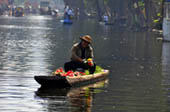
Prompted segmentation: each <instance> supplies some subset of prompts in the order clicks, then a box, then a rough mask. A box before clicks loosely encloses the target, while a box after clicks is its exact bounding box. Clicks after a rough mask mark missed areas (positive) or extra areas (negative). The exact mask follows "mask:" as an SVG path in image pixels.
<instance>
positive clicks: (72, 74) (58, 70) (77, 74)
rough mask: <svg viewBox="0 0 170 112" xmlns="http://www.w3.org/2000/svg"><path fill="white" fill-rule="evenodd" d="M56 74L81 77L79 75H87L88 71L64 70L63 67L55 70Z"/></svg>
mask: <svg viewBox="0 0 170 112" xmlns="http://www.w3.org/2000/svg"><path fill="white" fill-rule="evenodd" d="M53 74H54V75H60V76H63V77H67V76H68V77H79V76H83V75H86V73H84V72H78V71H75V72H74V71H72V70H70V71H68V72H65V71H64V70H63V68H59V69H57V70H56V71H55V72H53Z"/></svg>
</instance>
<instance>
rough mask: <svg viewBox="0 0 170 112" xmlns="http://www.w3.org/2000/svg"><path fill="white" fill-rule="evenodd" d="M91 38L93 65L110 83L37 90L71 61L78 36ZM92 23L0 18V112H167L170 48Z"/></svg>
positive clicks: (148, 34) (147, 37)
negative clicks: (39, 78)
mask: <svg viewBox="0 0 170 112" xmlns="http://www.w3.org/2000/svg"><path fill="white" fill-rule="evenodd" d="M84 34H90V35H91V36H92V37H93V47H94V53H95V61H96V62H97V64H98V65H100V66H102V67H103V68H106V69H109V70H110V74H109V77H108V79H107V80H105V81H101V82H99V83H95V84H93V85H88V86H83V87H79V88H67V89H66V88H65V89H53V90H52V89H48V90H41V89H39V87H40V85H38V83H36V82H35V80H34V78H33V77H34V76H35V75H40V74H42V75H49V74H50V73H51V72H53V71H54V70H55V69H56V68H58V67H62V66H63V64H64V62H66V61H68V60H69V58H70V47H71V46H72V44H73V43H75V42H78V41H79V38H78V37H79V36H81V35H84ZM156 37H157V36H156V35H155V34H153V33H151V32H130V31H124V30H123V29H118V28H116V27H114V26H105V25H103V24H98V23H97V22H95V21H93V20H86V21H76V22H75V23H74V24H73V25H63V24H62V23H61V22H60V19H55V18H51V17H48V16H27V17H23V18H15V17H0V111H2V112H54V111H56V112H57V111H59V112H68V111H69V112H86V111H87V112H90V111H91V112H168V111H170V106H169V102H170V99H169V97H170V96H169V95H170V89H169V88H170V83H169V81H170V76H169V74H170V70H169V67H170V58H169V56H170V43H162V42H160V41H157V40H156Z"/></svg>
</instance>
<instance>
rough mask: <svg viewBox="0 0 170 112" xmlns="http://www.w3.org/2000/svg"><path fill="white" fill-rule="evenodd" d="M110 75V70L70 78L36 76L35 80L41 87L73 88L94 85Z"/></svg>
mask: <svg viewBox="0 0 170 112" xmlns="http://www.w3.org/2000/svg"><path fill="white" fill-rule="evenodd" d="M108 74H109V70H103V71H102V72H100V73H95V74H90V75H84V76H77V77H69V76H66V77H65V76H60V75H56V76H34V79H35V80H36V81H37V82H38V83H39V84H40V85H41V87H48V88H49V87H57V88H63V87H72V86H81V85H86V84H90V83H94V82H97V81H100V80H103V79H106V77H107V76H108Z"/></svg>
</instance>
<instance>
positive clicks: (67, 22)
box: [63, 19, 73, 24]
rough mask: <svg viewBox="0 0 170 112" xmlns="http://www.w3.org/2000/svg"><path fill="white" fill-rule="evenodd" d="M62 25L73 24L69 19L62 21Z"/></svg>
mask: <svg viewBox="0 0 170 112" xmlns="http://www.w3.org/2000/svg"><path fill="white" fill-rule="evenodd" d="M63 23H64V24H73V21H72V20H70V19H64V21H63Z"/></svg>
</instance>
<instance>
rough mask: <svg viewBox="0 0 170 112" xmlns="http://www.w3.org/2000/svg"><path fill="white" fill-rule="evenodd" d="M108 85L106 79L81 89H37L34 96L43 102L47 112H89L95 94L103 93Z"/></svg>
mask: <svg viewBox="0 0 170 112" xmlns="http://www.w3.org/2000/svg"><path fill="white" fill-rule="evenodd" d="M107 85H108V79H106V80H103V81H100V82H97V83H94V84H90V85H86V86H81V87H72V88H63V89H54V88H53V89H52V88H51V89H47V88H39V89H38V90H37V91H36V96H37V97H39V98H40V99H43V100H45V101H44V102H45V103H47V104H45V105H48V106H47V107H46V109H47V110H48V111H50V112H51V111H56V110H57V111H68V110H69V111H71V112H82V111H84V112H90V111H91V107H92V102H93V97H94V95H95V94H96V93H100V92H102V91H104V89H102V88H104V87H106V86H107Z"/></svg>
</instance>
